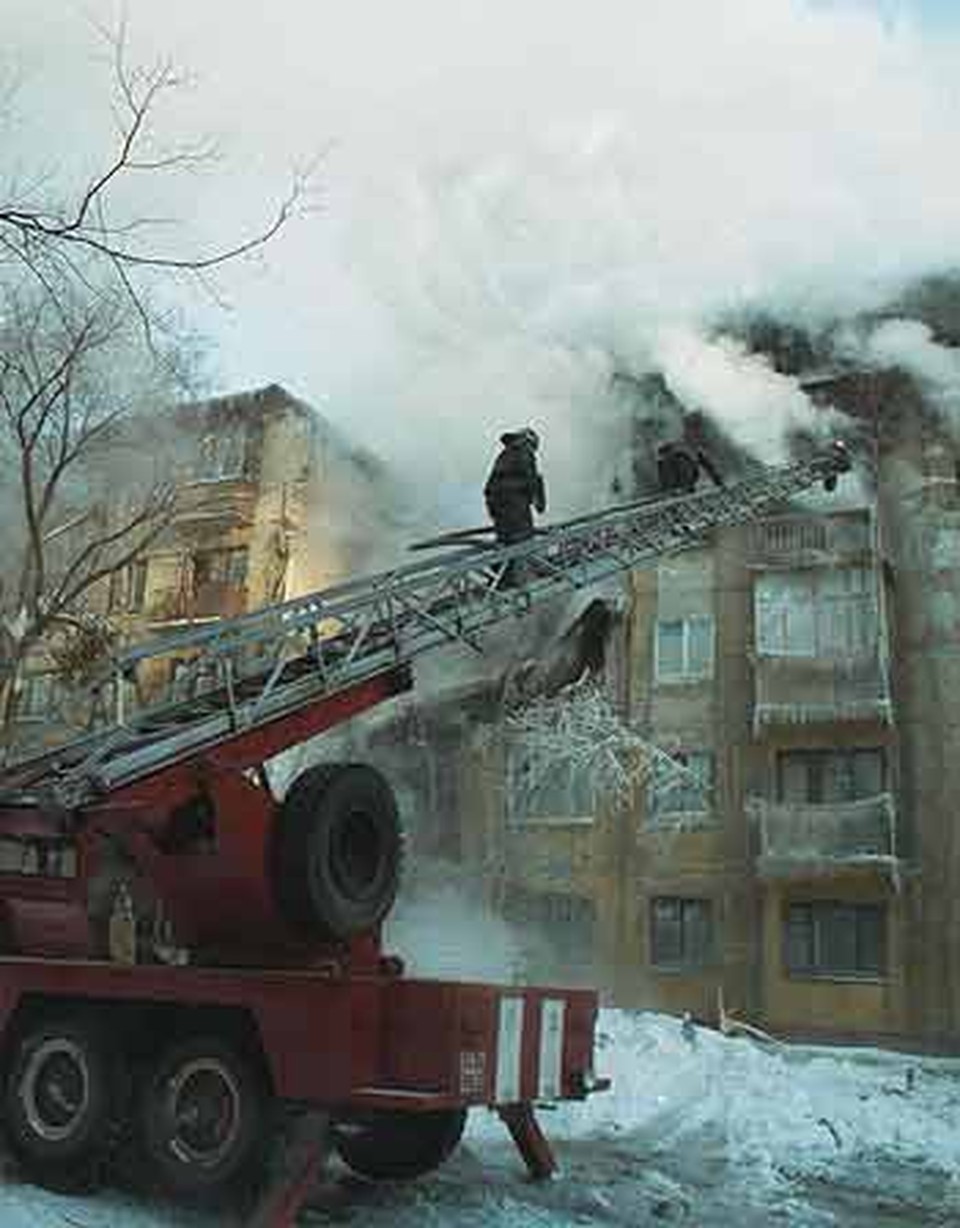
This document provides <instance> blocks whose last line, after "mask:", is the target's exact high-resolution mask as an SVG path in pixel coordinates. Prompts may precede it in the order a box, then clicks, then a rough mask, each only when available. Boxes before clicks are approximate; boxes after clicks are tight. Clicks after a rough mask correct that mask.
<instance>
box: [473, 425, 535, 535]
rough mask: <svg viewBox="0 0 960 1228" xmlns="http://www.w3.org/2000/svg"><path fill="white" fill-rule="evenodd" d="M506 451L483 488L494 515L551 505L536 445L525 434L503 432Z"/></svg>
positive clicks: (495, 463)
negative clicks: (539, 464)
mask: <svg viewBox="0 0 960 1228" xmlns="http://www.w3.org/2000/svg"><path fill="white" fill-rule="evenodd" d="M501 440H502V442H503V450H502V451H501V453H500V455H499V456H498V457H497V459H496V460H495V461H494V462H493V468H492V469H491V470H490V476H489V477H488V478H487V484H486V486H484V488H483V494H484V498H485V499H486V502H487V508H488V510H489V512H490V515H491V516H493V517H494V519H496V517H497V515H498V513H502V512H504V511H507V510H512V509H513V508H516V507H526V508H528V509H529V507H530V506H531V504H532V505H533V507H535V508H536V509H537V511H538V512H544V511H546V508H547V494H546V490H545V489H544V485H543V478H542V477H541V476H540V473H539V472H538V470H537V454H536V452H535V450H534V448H533V445H532V444H531V443H529V442H528V440H527V439H526V438H525V437H524V436H523V435H521V434H519V433H518V434H515V435H503V436H501Z"/></svg>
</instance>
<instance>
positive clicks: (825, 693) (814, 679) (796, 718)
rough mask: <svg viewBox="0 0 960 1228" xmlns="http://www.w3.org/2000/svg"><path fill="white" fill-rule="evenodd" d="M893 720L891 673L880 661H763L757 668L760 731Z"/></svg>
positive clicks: (756, 720) (756, 725)
mask: <svg viewBox="0 0 960 1228" xmlns="http://www.w3.org/2000/svg"><path fill="white" fill-rule="evenodd" d="M892 720H893V707H892V703H891V698H890V686H889V682H888V679H887V673H886V670H885V669H884V666H883V663H882V661H881V660H880V658H879V657H878V656H876V655H871V656H867V657H842V658H831V657H758V658H757V660H756V661H755V663H754V709H753V723H754V729H755V730H756V731H759V730H760V729H762V728H765V727H768V726H776V725H816V724H824V723H827V724H832V723H833V722H836V721H879V722H880V723H882V724H890V723H891V722H892Z"/></svg>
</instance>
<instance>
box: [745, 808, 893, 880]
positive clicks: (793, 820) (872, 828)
mask: <svg viewBox="0 0 960 1228" xmlns="http://www.w3.org/2000/svg"><path fill="white" fill-rule="evenodd" d="M747 813H748V815H749V816H750V818H751V820H752V821H753V823H754V824H755V826H756V829H757V833H758V840H759V856H758V866H757V868H758V870H759V871H760V872H761V873H762V874H765V875H769V876H772V877H777V876H782V875H788V874H791V873H797V872H803V873H810V872H817V871H818V870H819V871H820V872H822V873H831V872H834V871H836V870H837V869H839V868H842V867H851V866H868V865H874V864H892V863H893V862H895V861H896V859H897V857H898V853H897V838H896V837H897V829H896V807H895V804H894V799H893V796H892V795H891V794H889V793H880V794H877V795H876V796H875V797H867V798H861V799H860V800H858V801H851V802H831V803H828V804H815V803H797V802H773V801H769V800H768V799H766V798H760V797H753V798H748V800H747Z"/></svg>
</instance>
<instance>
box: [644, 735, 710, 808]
mask: <svg viewBox="0 0 960 1228" xmlns="http://www.w3.org/2000/svg"><path fill="white" fill-rule="evenodd" d="M670 759H671V760H672V761H673V763H671V762H669V761H668V760H665V759H660V758H659V757H658V758H656V759H655V760H654V762H653V765H652V768H651V773H650V783H649V786H648V790H647V818H648V821H649V822H651V823H653V824H656V823H657V822H658V821H660V820H662V819H664V818H667V817H674V816H677V815H681V814H684V815H687V814H690V815H693V814H695V815H705V814H708V813H709V811H710V808H711V802H712V792H713V764H714V759H713V752H712V751H707V750H702V751H677V752H671V754H670ZM674 763H676V764H679V765H680V767H681V768H683V769H685V770H683V771H677V769H676V768H675V767H674V766H673V765H674Z"/></svg>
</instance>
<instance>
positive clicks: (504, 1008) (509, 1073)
mask: <svg viewBox="0 0 960 1228" xmlns="http://www.w3.org/2000/svg"><path fill="white" fill-rule="evenodd" d="M523 1005H524V1004H523V998H509V997H506V996H504V997H502V998H501V999H500V1026H499V1028H498V1031H497V1086H496V1103H497V1104H515V1103H516V1102H517V1101H518V1100H519V1099H520V1044H521V1041H522V1039H523Z"/></svg>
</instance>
